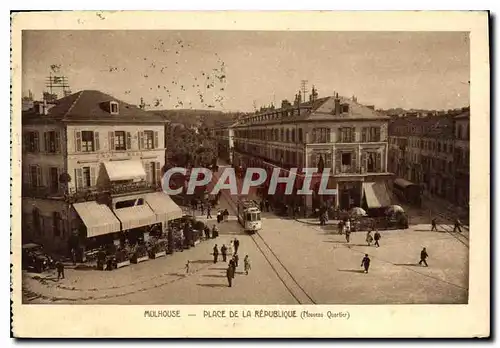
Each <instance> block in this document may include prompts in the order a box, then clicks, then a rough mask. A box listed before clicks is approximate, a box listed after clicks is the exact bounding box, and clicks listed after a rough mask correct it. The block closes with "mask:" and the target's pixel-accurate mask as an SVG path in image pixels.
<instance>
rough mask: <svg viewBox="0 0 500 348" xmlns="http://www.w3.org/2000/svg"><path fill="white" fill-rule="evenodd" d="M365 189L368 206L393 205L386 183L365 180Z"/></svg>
mask: <svg viewBox="0 0 500 348" xmlns="http://www.w3.org/2000/svg"><path fill="white" fill-rule="evenodd" d="M363 191H364V194H365V198H366V204H367V205H368V208H381V207H388V206H390V205H391V199H390V197H389V193H388V192H387V187H386V186H385V184H384V183H379V182H364V183H363Z"/></svg>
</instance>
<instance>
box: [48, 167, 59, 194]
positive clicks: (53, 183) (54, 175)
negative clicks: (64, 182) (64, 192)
mask: <svg viewBox="0 0 500 348" xmlns="http://www.w3.org/2000/svg"><path fill="white" fill-rule="evenodd" d="M49 175H50V182H49V185H50V190H51V192H57V190H59V175H58V169H57V168H56V167H51V168H50V169H49Z"/></svg>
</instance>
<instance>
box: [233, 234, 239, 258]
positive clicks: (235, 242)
mask: <svg viewBox="0 0 500 348" xmlns="http://www.w3.org/2000/svg"><path fill="white" fill-rule="evenodd" d="M239 247H240V241H239V240H238V239H236V238H235V239H234V253H235V254H237V253H238V248H239Z"/></svg>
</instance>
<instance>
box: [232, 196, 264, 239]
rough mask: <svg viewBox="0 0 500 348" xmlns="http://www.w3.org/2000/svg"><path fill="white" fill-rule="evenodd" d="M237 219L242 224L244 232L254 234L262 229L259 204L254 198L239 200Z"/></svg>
mask: <svg viewBox="0 0 500 348" xmlns="http://www.w3.org/2000/svg"><path fill="white" fill-rule="evenodd" d="M238 221H239V222H240V224H241V226H243V228H244V230H245V232H247V233H249V234H254V233H255V232H257V231H258V230H260V229H262V221H261V217H260V209H259V204H257V202H256V201H254V200H246V199H242V200H239V201H238Z"/></svg>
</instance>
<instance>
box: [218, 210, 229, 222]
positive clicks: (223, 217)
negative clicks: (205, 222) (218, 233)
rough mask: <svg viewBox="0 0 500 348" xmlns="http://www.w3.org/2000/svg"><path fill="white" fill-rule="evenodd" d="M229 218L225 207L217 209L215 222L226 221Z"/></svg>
mask: <svg viewBox="0 0 500 348" xmlns="http://www.w3.org/2000/svg"><path fill="white" fill-rule="evenodd" d="M228 219H229V211H228V210H227V209H224V210H219V211H218V212H217V223H219V224H220V223H221V222H222V221H227V220H228Z"/></svg>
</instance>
